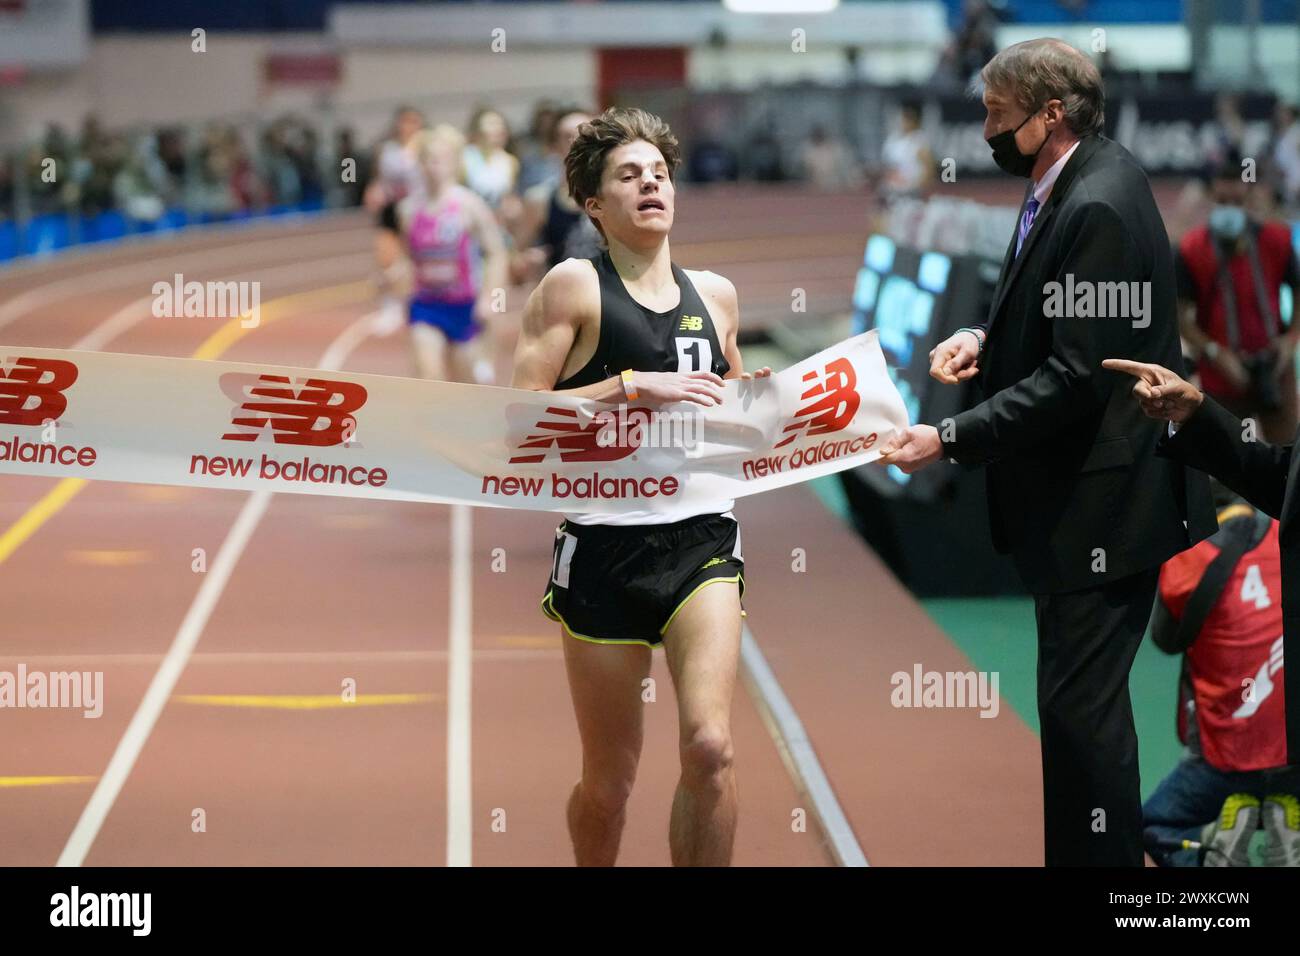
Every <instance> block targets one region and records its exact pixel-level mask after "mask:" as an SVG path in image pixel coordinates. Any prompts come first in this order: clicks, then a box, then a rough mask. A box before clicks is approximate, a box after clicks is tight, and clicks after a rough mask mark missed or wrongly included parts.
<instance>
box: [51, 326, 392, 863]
mask: <svg viewBox="0 0 1300 956" xmlns="http://www.w3.org/2000/svg"><path fill="white" fill-rule="evenodd" d="M377 318H378V315H377V313H373V312H372V313H369V314H367V315H363V316H362V317H361V318H359V319H357V320H356V321H355V322H352V323H350V324H349V325H348V327H347V328H345V329H344V330H343V332H342V333H340V334H339V336H338V338H336V339H335V340H334V341H333V342H332V343H330V346H329V348H327V349H326V350H325V354H324V356H322V358H321V360H320V367H321V368H323V369H328V370H337V369H338V368H339V366H341V365H342V364H343V362H344V360H345V359H346V358H347V354H348V352H350V351H351V350H352V349H353V348H355V347H356V345H357V344H358V343H359V342H361V341H363V339H364V337H358V336H357V335H356V333H352V331H351V330H352V327H353V326H365V327H367V328H370V327H373V326H374V324H375V322H376V320H377ZM271 495H272V492H269V491H262V490H259V491H254V492H253V493H252V494H250V495H249V496H248V499H247V500H246V501H245V502H244V506H243V508H241V509H240V512H239V516H238V517H237V518H236V519H235V523H234V525H232V526H231V529H230V531H229V533H228V534H227V535H226V540H225V541H223V542H222V543H221V548H220V549H219V550H218V551H217V556H216V558H215V559H214V560H213V562H212V567H211V568H210V569H209V570H208V573H207V575H206V576H205V577H204V579H203V584H202V585H200V586H199V590H198V593H197V594H196V595H195V596H194V601H193V603H192V604H191V605H190V608H189V611H187V612H186V614H185V619H184V620H183V621H181V626H180V628H179V629H178V630H177V632H176V636H175V637H174V638H173V639H172V644H171V647H170V648H169V649H168V651H167V654H166V656H165V657H164V658H163V662H162V664H161V665H160V666H159V668H158V670H157V671H156V672H155V673H154V676H153V680H151V681H150V682H149V688H148V689H147V690H146V691H145V694H144V698H143V699H142V700H141V701H140V706H139V707H137V708H136V711H135V715H134V716H133V717H132V718H131V723H130V724H128V725H127V728H126V733H124V734H123V735H122V739H121V740H120V741H118V744H117V749H116V750H114V751H113V756H112V758H111V759H110V760H109V762H108V767H107V768H106V769H105V770H104V773H103V775H102V776H101V777H100V778H99V782H98V783H97V784H96V785H95V791H94V793H92V794H91V795H90V800H89V801H88V802H87V803H86V807H85V809H84V810H82V812H81V817H80V819H78V820H77V825H76V826H75V827H74V828H73V830H72V835H71V836H69V837H68V842H67V844H66V845H65V846H64V848H63V852H62V853H60V854H59V859H58V863H57V864H56V865H57V866H81V864H82V863H83V862H85V859H86V854H87V853H89V852H90V847H91V845H92V844H94V842H95V838H96V837H97V836H99V831H100V828H101V827H102V826H103V825H104V820H105V819H106V818H107V817H108V814H109V811H110V810H112V809H113V803H114V802H115V801H116V800H117V797H118V794H119V793H121V791H122V786H123V784H125V783H126V778H127V777H128V776H130V774H131V770H132V769H133V768H134V767H135V762H136V760H138V759H139V757H140V753H141V751H142V750H144V745H145V743H146V742H147V741H148V739H149V734H150V733H152V732H153V728H154V725H155V724H157V723H158V718H159V716H161V714H162V711H163V708H164V707H165V706H166V705H167V700H168V698H170V697H171V694H172V691H173V690H174V689H175V687H176V682H177V681H178V680H180V676H181V672H182V671H184V670H185V665H186V663H187V662H188V661H189V658H190V655H191V654H192V653H193V652H194V647H195V645H197V644H198V642H199V637H200V635H202V633H203V628H204V627H205V626H206V625H207V623H208V618H209V617H211V616H212V611H213V610H214V609H215V608H216V606H217V601H218V600H220V598H221V593H222V591H224V590H225V587H226V582H227V581H229V580H230V575H231V573H232V572H233V571H234V569H235V565H236V564H238V563H239V558H240V556H241V555H242V554H243V553H244V548H245V547H246V546H247V545H248V541H249V539H250V538H251V537H252V536H253V532H254V531H255V530H256V529H257V525H258V523H259V522H260V521H261V520H262V516H263V515H265V514H266V510H267V508H268V507H269V506H270V504H271Z"/></svg>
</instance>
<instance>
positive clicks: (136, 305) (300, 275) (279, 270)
mask: <svg viewBox="0 0 1300 956" xmlns="http://www.w3.org/2000/svg"><path fill="white" fill-rule="evenodd" d="M373 259H374V253H372V252H370V251H369V250H363V251H361V252H350V253H348V254H347V255H342V256H333V257H332V258H329V259H319V260H317V261H315V262H312V263H310V264H309V265H308V266H306V267H304V266H303V265H302V264H301V263H299V264H292V265H283V266H274V267H272V268H270V269H258V268H257V267H256V266H249V267H248V268H247V269H241V270H240V271H239V272H237V273H234V274H231V275H226V276H223V277H222V278H220V279H215V280H212V281H215V282H233V281H236V280H237V278H238V277H239V276H241V275H249V274H255V275H256V276H257V281H258V282H278V281H280V280H281V279H285V280H289V281H293V280H295V279H309V278H310V277H311V276H312V274H314V273H315V272H317V271H321V272H323V273H324V275H323V277H322V278H326V279H335V278H337V277H338V275H339V272H340V270H341V269H343V268H345V267H346V266H347V265H348V264H349V263H353V262H357V261H365V262H369V261H371V260H373ZM153 301H154V297H153V296H152V295H146V296H141V297H140V298H139V299H136V300H135V301H134V302H129V303H127V304H126V305H124V306H122V308H120V309H118V310H117V311H116V312H114V313H113V314H112V315H110V316H109V317H108V318H107V319H105V320H104V321H103V322H101V323H99V325H97V326H95V327H94V328H93V329H91V330H90V332H88V333H87V334H86V335H84V336H82V337H81V339H80V340H79V341H78V342H77V344H76V345H74V346H72V347H73V348H74V349H85V350H88V351H92V352H100V351H103V349H104V347H105V346H106V345H108V343H109V342H111V341H112V340H113V339H115V338H117V337H118V336H119V335H122V334H123V333H125V332H127V331H129V330H130V329H131V328H132V327H134V326H136V325H139V324H140V323H141V322H142V321H144V320H145V319H147V318H150V317H151V316H152V315H153V310H152V308H151V306H152V304H153ZM168 321H173V322H186V321H192V320H190V319H184V318H177V319H169V320H168ZM198 321H200V322H201V321H203V320H202V319H199V320H198ZM349 328H350V326H349Z"/></svg>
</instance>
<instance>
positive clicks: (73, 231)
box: [0, 199, 326, 263]
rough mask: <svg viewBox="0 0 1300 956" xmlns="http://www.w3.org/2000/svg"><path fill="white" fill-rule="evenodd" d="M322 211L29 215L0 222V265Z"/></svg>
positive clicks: (300, 206) (316, 206)
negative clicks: (144, 219) (143, 218)
mask: <svg viewBox="0 0 1300 956" xmlns="http://www.w3.org/2000/svg"><path fill="white" fill-rule="evenodd" d="M325 208H326V205H325V201H324V200H323V199H317V200H313V201H309V202H302V203H294V204H291V205H282V206H269V207H267V208H264V209H255V210H240V211H238V212H234V213H225V214H221V215H214V214H209V213H190V212H187V211H186V210H185V209H183V208H180V207H176V208H172V209H168V210H167V211H166V212H165V213H164V214H163V215H162V216H161V217H160V218H159V219H158V220H157V221H155V222H151V223H140V222H132V221H131V220H129V219H128V218H127V217H126V216H124V215H123V214H122V213H120V212H118V211H117V210H109V211H108V212H102V213H99V214H98V215H95V216H81V215H76V214H66V213H45V214H43V215H38V216H33V217H32V218H31V219H30V220H28V221H27V222H26V223H24V224H23V226H22V227H21V228H20V227H19V225H18V224H17V223H15V222H14V221H13V220H10V219H6V220H3V221H0V263H4V262H8V261H10V260H12V259H16V258H19V257H22V256H46V255H50V254H52V253H55V252H58V251H59V250H62V249H69V248H72V247H74V246H81V245H90V244H94V243H100V242H113V241H115V240H119V239H124V238H126V237H128V236H145V235H157V234H163V233H174V232H176V231H178V230H182V229H185V228H187V227H189V226H197V225H206V224H210V223H236V222H252V221H256V220H263V219H272V218H275V217H277V216H287V215H301V214H303V213H314V212H320V211H322V210H324V209H325Z"/></svg>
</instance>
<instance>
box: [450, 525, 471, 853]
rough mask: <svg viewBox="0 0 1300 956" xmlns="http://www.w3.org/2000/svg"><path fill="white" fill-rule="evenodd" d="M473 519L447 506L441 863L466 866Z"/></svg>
mask: <svg viewBox="0 0 1300 956" xmlns="http://www.w3.org/2000/svg"><path fill="white" fill-rule="evenodd" d="M473 549H474V515H473V509H472V508H471V507H470V506H468V505H452V506H451V591H450V596H451V600H450V604H451V609H450V620H449V627H448V640H447V647H448V651H449V655H448V663H447V865H448V866H472V865H473V862H474V856H473V844H472V840H471V832H472V819H471V814H472V812H473V811H472V791H471V778H470V725H471V719H472V718H471V713H470V683H471V676H472V671H473V655H474V639H473V631H472V628H471V623H470V622H471V621H472V620H473V607H472V598H473V580H472V577H471V570H472V569H471V563H470V562H471V559H472V555H473Z"/></svg>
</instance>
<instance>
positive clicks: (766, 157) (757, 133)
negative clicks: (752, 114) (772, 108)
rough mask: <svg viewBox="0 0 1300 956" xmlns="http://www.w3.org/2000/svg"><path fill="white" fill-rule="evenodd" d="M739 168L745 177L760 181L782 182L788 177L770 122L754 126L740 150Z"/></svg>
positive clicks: (778, 143) (779, 145)
mask: <svg viewBox="0 0 1300 956" xmlns="http://www.w3.org/2000/svg"><path fill="white" fill-rule="evenodd" d="M741 169H742V170H743V171H744V173H745V176H746V178H748V179H753V180H755V181H757V182H760V183H779V182H784V181H785V180H786V179H787V178H788V177H787V176H786V172H785V165H784V163H783V161H782V158H781V144H780V142H779V141H778V140H777V138H776V136H775V134H774V133H773V132H772V127H771V123H770V121H769V122H764V123H762V124H761V125H759V126H758V127H757V128H755V130H754V132H753V133H752V134H751V135H750V137H749V139H748V140H746V141H745V145H744V148H743V149H742V150H741Z"/></svg>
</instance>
